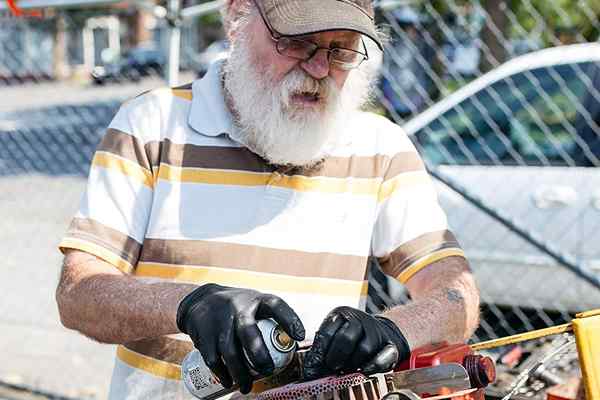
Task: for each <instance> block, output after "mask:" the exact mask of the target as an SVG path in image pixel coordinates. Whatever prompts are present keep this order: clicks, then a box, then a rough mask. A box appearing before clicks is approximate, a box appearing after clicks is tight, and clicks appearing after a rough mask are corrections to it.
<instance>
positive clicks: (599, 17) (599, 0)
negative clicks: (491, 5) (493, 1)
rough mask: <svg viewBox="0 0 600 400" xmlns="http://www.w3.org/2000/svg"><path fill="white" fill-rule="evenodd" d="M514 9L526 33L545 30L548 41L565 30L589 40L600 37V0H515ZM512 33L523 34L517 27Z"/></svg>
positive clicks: (512, 4) (569, 33)
mask: <svg viewBox="0 0 600 400" xmlns="http://www.w3.org/2000/svg"><path fill="white" fill-rule="evenodd" d="M510 9H511V11H512V12H513V13H514V14H515V16H516V17H517V20H518V21H519V25H520V26H521V27H523V29H524V30H525V31H526V32H528V33H531V32H535V31H538V32H542V33H543V34H544V39H545V40H546V41H547V42H548V41H550V42H551V37H549V35H552V36H556V35H559V34H561V33H565V32H566V33H567V36H568V35H571V34H572V35H578V34H581V35H582V36H583V37H584V38H585V39H586V40H587V41H595V40H597V39H598V33H599V28H600V0H552V1H549V0H526V1H523V0H511V1H510ZM511 33H512V34H513V35H517V36H522V32H519V29H517V27H512V29H511Z"/></svg>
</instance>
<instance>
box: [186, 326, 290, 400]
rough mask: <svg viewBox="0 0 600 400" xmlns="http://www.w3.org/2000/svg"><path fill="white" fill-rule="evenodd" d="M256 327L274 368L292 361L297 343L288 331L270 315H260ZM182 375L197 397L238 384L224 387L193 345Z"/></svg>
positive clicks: (210, 399)
mask: <svg viewBox="0 0 600 400" xmlns="http://www.w3.org/2000/svg"><path fill="white" fill-rule="evenodd" d="M257 325H258V329H259V330H260V333H261V334H262V337H263V340H264V341H265V344H266V346H267V349H268V350H269V354H270V355H271V358H272V359H273V363H274V365H275V372H274V374H277V373H279V372H281V371H282V370H283V369H285V367H286V366H287V365H288V364H289V363H290V362H291V361H292V359H293V357H294V351H293V350H295V349H296V347H297V345H296V342H295V341H294V340H293V339H292V338H290V337H289V336H288V335H287V333H285V332H284V331H283V329H281V327H280V326H279V325H278V324H277V323H276V322H275V321H273V320H272V319H263V320H260V321H258V322H257ZM246 360H248V357H247V356H246ZM248 363H249V364H250V367H251V370H250V372H251V373H252V374H253V375H255V376H257V377H258V376H259V374H258V372H256V371H254V370H253V369H252V365H251V363H250V361H249V360H248ZM181 379H182V380H183V383H184V385H185V387H186V388H187V390H188V391H189V392H190V393H191V394H192V395H194V397H197V398H199V399H203V400H213V399H217V398H219V397H221V396H224V395H226V394H229V393H232V392H234V391H236V390H237V388H236V387H235V385H234V387H232V388H231V389H226V388H225V387H223V386H222V385H221V383H220V382H219V380H218V379H217V378H216V377H215V376H214V375H213V374H212V372H211V371H210V369H209V368H208V366H207V365H206V363H205V362H204V359H202V354H201V353H200V352H199V351H198V350H197V349H194V350H192V351H191V352H189V353H188V354H187V355H186V356H185V358H184V359H183V361H182V363H181Z"/></svg>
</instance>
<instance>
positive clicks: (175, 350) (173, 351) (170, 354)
mask: <svg viewBox="0 0 600 400" xmlns="http://www.w3.org/2000/svg"><path fill="white" fill-rule="evenodd" d="M124 346H125V347H126V348H127V349H129V350H131V351H135V352H136V353H139V354H142V355H145V356H147V357H151V358H154V359H156V360H160V361H165V362H169V363H173V364H179V365H181V362H182V361H183V358H184V357H185V356H186V354H187V353H189V352H190V351H192V350H193V349H194V345H193V344H192V342H188V341H185V340H178V339H173V338H170V337H167V336H161V337H158V338H151V339H142V340H138V341H135V342H129V343H126V344H124Z"/></svg>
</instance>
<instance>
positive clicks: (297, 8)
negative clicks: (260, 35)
mask: <svg viewBox="0 0 600 400" xmlns="http://www.w3.org/2000/svg"><path fill="white" fill-rule="evenodd" d="M258 3H261V4H260V5H259V7H261V8H262V13H263V16H264V17H265V18H266V19H267V21H268V23H269V25H270V26H271V29H273V30H274V31H275V32H277V33H279V34H281V35H284V36H299V35H308V34H312V33H318V32H326V31H338V30H345V31H354V32H358V33H361V34H363V35H365V36H367V37H369V38H370V39H372V40H373V41H374V42H375V43H376V44H377V46H378V47H379V48H380V49H381V50H383V44H382V43H381V40H380V39H379V37H378V35H377V32H376V31H375V23H374V21H373V19H372V18H371V17H370V16H369V15H368V14H366V13H365V11H364V10H361V9H360V8H359V7H358V6H355V5H353V4H351V3H349V2H344V1H323V0H286V1H278V0H262V1H259V2H258Z"/></svg>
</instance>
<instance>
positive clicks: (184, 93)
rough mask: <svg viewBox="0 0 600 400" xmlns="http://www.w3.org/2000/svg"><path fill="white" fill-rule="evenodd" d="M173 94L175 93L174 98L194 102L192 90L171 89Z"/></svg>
mask: <svg viewBox="0 0 600 400" xmlns="http://www.w3.org/2000/svg"><path fill="white" fill-rule="evenodd" d="M171 93H173V96H177V97H180V98H182V99H184V100H189V101H192V91H191V90H190V89H171Z"/></svg>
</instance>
